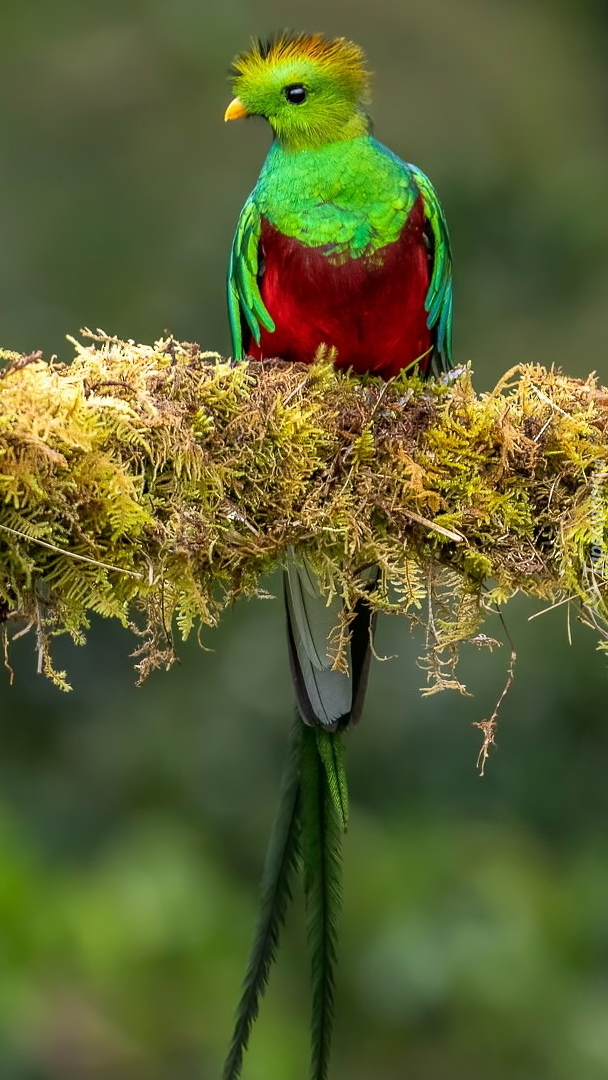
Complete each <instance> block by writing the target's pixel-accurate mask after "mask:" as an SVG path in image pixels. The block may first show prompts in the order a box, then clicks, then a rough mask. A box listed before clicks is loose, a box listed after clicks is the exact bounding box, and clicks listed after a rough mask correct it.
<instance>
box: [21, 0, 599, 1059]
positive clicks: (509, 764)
mask: <svg viewBox="0 0 608 1080" xmlns="http://www.w3.org/2000/svg"><path fill="white" fill-rule="evenodd" d="M285 25H287V26H292V27H296V28H298V29H311V30H323V31H325V32H326V33H329V34H340V33H341V34H346V35H348V36H350V37H352V38H354V39H355V40H357V41H359V42H360V43H361V44H362V45H363V46H364V47H365V48H366V50H367V53H368V56H369V60H370V64H371V66H372V68H373V70H374V72H375V80H374V82H375V108H374V114H375V119H376V131H377V134H378V135H379V137H380V138H382V139H383V140H384V141H386V142H387V143H389V144H390V146H391V147H392V148H393V149H394V150H396V151H397V152H398V153H400V154H401V155H403V156H404V157H406V158H407V159H409V160H411V161H414V162H416V163H417V164H418V165H420V166H422V167H423V168H424V169H425V171H427V172H428V173H429V174H430V175H431V176H432V178H433V179H434V181H435V183H436V185H437V187H438V188H439V191H440V193H441V196H442V198H443V201H444V204H445V207H446V211H447V214H448V218H449V221H450V224H451V231H452V236H453V245H454V252H455V260H456V348H457V354H458V356H459V358H460V359H463V360H471V361H472V362H473V364H474V366H475V370H476V373H477V374H476V380H477V385H478V387H479V388H480V389H484V388H488V387H489V386H491V385H492V383H493V382H494V381H495V380H496V378H497V377H498V376H499V375H500V374H501V373H502V372H503V371H504V370H506V368H507V367H509V366H510V365H512V364H515V363H517V362H519V361H522V360H526V361H527V360H538V361H540V362H543V363H546V364H549V363H552V362H556V363H558V364H560V365H561V366H562V367H563V368H564V369H565V370H566V371H567V372H569V373H570V374H572V375H582V374H585V373H587V372H588V371H589V370H590V369H597V370H598V371H599V372H600V374H604V375H605V374H606V362H607V354H606V330H607V326H608V311H607V304H606V297H607V295H608V200H607V198H606V191H607V190H608V75H607V70H608V69H607V65H606V56H607V55H608V15H607V9H606V5H605V4H602V3H600V2H599V0H525V3H524V2H522V0H458V3H454V0H425V3H424V4H420V3H417V4H415V3H413V2H412V0H374V2H373V3H370V2H369V0H348V3H346V2H338V0H333V2H332V0H324V2H321V0H308V2H307V3H306V4H305V5H302V4H295V3H293V2H292V0H280V2H279V0H223V3H222V4H210V3H209V2H205V0H120V2H119V0H105V2H104V3H103V4H98V3H96V2H95V0H79V2H78V3H75V2H70V0H29V2H28V3H27V4H25V3H22V2H19V0H2V2H1V3H0V26H1V39H2V44H1V53H2V63H1V65H0V132H1V134H0V252H1V257H0V324H1V333H0V339H1V341H2V344H3V345H4V346H7V347H10V348H14V349H20V350H25V351H29V350H32V349H36V348H41V349H43V350H44V351H45V353H46V354H47V355H49V354H51V353H57V354H59V355H60V356H62V357H65V356H66V355H68V349H67V346H66V344H65V341H64V335H65V334H66V333H68V332H75V331H77V330H78V328H79V327H81V326H84V325H89V326H92V327H103V328H104V329H106V330H108V331H111V332H114V333H117V334H121V335H125V336H128V337H133V338H136V339H140V340H143V341H151V340H154V339H155V338H156V337H158V336H160V335H161V334H162V332H163V331H164V330H165V329H168V328H169V329H171V330H172V331H173V332H174V333H175V334H176V335H177V336H179V337H181V338H185V339H191V340H198V341H200V342H201V343H203V344H204V345H206V346H208V347H210V348H217V349H220V350H226V349H227V348H228V334H227V325H226V316H225V309H224V272H225V264H226V256H227V251H228V247H229V243H230V239H231V235H232V230H233V228H234V225H235V222H236V218H237V215H238V211H239V209H240V206H241V205H242V203H243V200H244V198H245V197H246V195H247V194H248V192H249V190H250V188H251V186H252V184H253V182H254V179H255V177H256V174H257V171H258V168H259V166H260V164H261V161H262V158H263V155H264V153H265V151H266V148H267V146H268V142H269V138H268V132H267V131H266V130H265V129H264V126H263V124H262V123H261V122H251V123H247V124H241V125H226V126H225V125H224V124H223V123H222V115H223V111H224V108H225V106H226V104H227V102H228V100H229V88H228V85H227V82H226V74H227V68H228V64H229V61H230V59H231V57H232V56H233V54H234V53H235V52H237V51H238V50H239V49H241V48H242V47H243V46H244V45H245V44H246V43H247V41H248V38H249V36H250V35H251V34H253V33H262V34H264V33H267V32H268V31H271V30H273V29H277V28H280V27H284V26H285ZM268 587H269V588H270V589H271V590H272V589H273V588H275V589H276V588H277V587H278V582H277V581H276V580H275V581H269V582H268ZM535 610H537V608H535V607H534V606H533V605H531V604H528V603H523V602H522V603H517V602H516V603H514V604H512V605H510V606H509V608H508V610H507V611H506V613H505V617H506V620H507V625H508V630H509V633H510V635H511V637H512V638H513V640H514V642H515V645H516V648H517V652H518V663H517V669H516V678H515V682H514V685H513V687H512V689H511V692H510V694H509V696H508V698H507V700H506V701H505V703H504V707H503V709H502V714H501V721H500V728H499V735H498V746H497V749H496V751H495V752H493V753H492V756H491V759H490V763H489V766H488V768H487V771H486V777H485V779H483V780H481V779H480V778H479V777H478V775H477V773H476V770H475V759H476V754H477V749H478V746H479V741H480V739H479V732H478V731H477V730H476V729H475V728H474V727H472V726H471V724H472V722H473V721H475V720H479V719H482V718H483V717H485V716H487V715H488V713H489V712H490V711H491V710H492V708H493V706H494V704H495V702H496V700H497V698H498V696H499V694H500V691H501V689H502V686H503V684H504V680H505V676H506V671H507V667H508V660H509V650H508V647H507V648H505V647H503V648H501V649H497V650H495V651H494V653H493V654H489V653H488V652H483V653H474V654H472V655H470V656H465V657H464V659H463V676H464V677H465V678H466V680H467V681H468V684H469V686H470V689H471V691H472V692H473V695H474V696H473V697H470V698H462V697H459V696H457V695H449V694H442V695H440V696H436V697H432V698H423V697H421V695H420V693H419V687H420V686H421V684H423V682H424V675H423V672H422V671H421V670H420V669H419V667H418V666H417V663H416V658H417V655H418V651H419V648H420V642H419V641H418V640H416V638H415V636H412V635H411V634H410V632H409V630H408V627H407V625H406V623H405V622H401V621H399V620H397V619H395V620H390V619H388V618H386V619H385V620H384V622H383V623H382V625H381V629H380V635H379V644H378V648H379V651H380V652H381V653H384V654H386V655H393V654H396V656H397V658H396V659H390V660H387V662H386V663H383V664H380V663H376V664H375V665H374V669H373V673H372V678H371V685H370V693H369V704H368V707H367V711H366V715H365V720H364V722H363V723H362V724H361V725H360V727H359V728H357V729H356V730H355V731H354V732H353V733H352V736H351V737H349V740H348V743H349V745H348V756H349V769H350V776H351V787H352V798H353V815H352V818H353V820H352V828H351V832H350V834H349V836H348V837H347V840H346V849H345V857H346V868H345V913H344V919H343V928H342V930H343V932H342V947H341V966H340V975H339V988H338V1014H337V1025H336V1037H335V1049H334V1068H333V1077H334V1078H335V1080H345V1078H347V1077H348V1078H349V1080H370V1078H374V1080H402V1078H404V1077H415V1078H416V1080H460V1078H462V1077H466V1078H467V1080H487V1078H488V1077H492V1078H493V1080H507V1078H508V1080H573V1078H576V1080H604V1078H605V1077H606V1075H608V786H607V781H606V776H607V771H608V725H607V724H606V716H605V713H606V700H607V696H608V670H607V665H606V661H605V659H604V658H603V657H602V656H601V655H600V654H598V653H597V652H596V651H595V641H594V638H593V636H592V635H591V634H590V633H589V632H587V631H586V630H585V629H584V628H582V627H580V626H578V625H577V624H576V622H575V621H574V622H573V627H572V638H573V640H572V645H569V644H568V638H567V631H566V612H565V610H564V609H563V608H561V609H559V610H556V611H553V612H549V613H547V614H544V615H542V616H540V617H539V618H538V619H536V620H534V621H532V622H529V621H528V619H529V616H530V615H531V614H532V613H533V612H534V611H535ZM282 622H283V619H282V612H281V605H280V603H279V602H278V601H259V602H255V603H253V602H251V603H249V604H241V605H238V606H237V607H236V608H235V609H234V610H233V611H231V612H230V613H229V615H228V616H227V617H226V618H225V620H224V622H223V624H222V625H221V627H220V628H218V629H217V630H216V631H213V632H206V633H205V634H204V644H205V646H206V647H207V649H208V650H209V651H203V650H202V649H201V648H200V647H199V646H198V644H197V643H196V642H195V641H190V642H188V643H187V644H185V645H183V646H182V647H181V648H180V656H181V663H180V664H179V665H177V666H175V667H174V669H173V670H172V671H171V672H170V673H169V674H164V673H157V674H155V675H154V676H153V677H151V678H150V680H149V682H148V683H147V684H146V685H145V686H143V687H142V688H141V689H136V688H135V687H134V676H133V660H132V659H131V658H130V656H129V653H130V652H131V650H132V648H133V645H134V642H133V639H132V638H130V637H129V635H128V634H127V633H126V632H124V631H122V630H120V629H116V628H114V627H112V626H105V625H101V624H100V623H97V622H96V623H94V625H93V626H92V629H91V633H90V638H89V643H88V644H87V646H86V648H76V647H74V646H68V645H67V644H66V645H61V644H60V645H59V647H58V660H59V661H60V662H61V664H62V666H65V667H67V669H68V671H69V674H70V676H71V679H72V682H73V686H74V691H73V693H71V694H69V695H64V694H62V693H60V692H59V691H58V690H56V689H55V688H54V687H52V686H50V685H49V684H48V683H46V682H45V681H44V679H43V678H42V677H39V676H36V674H35V649H34V642H33V640H32V638H31V637H28V636H26V637H23V638H21V639H20V640H19V641H17V642H15V644H14V646H13V648H12V651H11V663H12V665H13V668H14V672H15V679H14V684H13V685H12V686H10V685H9V673H8V671H4V673H3V674H2V675H1V679H0V700H1V716H0V1077H1V1078H2V1080H116V1078H120V1080H207V1078H213V1077H217V1076H218V1075H219V1072H220V1062H221V1059H222V1055H223V1052H224V1050H225V1047H226V1044H227V1040H228V1037H229V1032H230V1026H231V1019H232V1014H233V1009H234V1006H235V1004H236V1000H237V997H238V991H239V984H240V979H241V975H242V972H243V969H244V963H245V957H246V953H247V949H248V946H249V941H250V936H251V930H252V926H253V921H254V915H255V910H256V902H257V881H258V876H259V871H260V868H261V864H262V860H263V855H264V848H265V842H266V837H267V834H268V830H269V827H270V823H271V820H272V815H273V809H274V805H275V800H276V797H277V791H278V783H279V776H280V771H281V762H282V757H283V752H284V749H285V743H286V737H287V728H288V725H289V723H290V715H291V707H292V706H291V690H290V686H289V679H288V674H287V663H286V658H285V649H284V644H283V637H282ZM488 629H489V632H492V631H493V630H496V629H498V631H499V632H500V627H498V628H496V627H489V628H488ZM503 636H504V635H503ZM302 921H303V920H302V908H301V903H300V902H299V901H298V902H297V903H296V904H295V907H294V910H293V912H292V916H291V919H290V921H289V926H288V928H287V931H286V933H285V935H284V948H283V952H282V957H281V961H280V963H279V965H278V967H277V969H276V970H275V972H274V975H273V978H272V983H271V988H270V991H269V993H268V996H267V998H266V1000H265V1002H264V1005H263V1010H262V1015H261V1019H260V1022H259V1024H258V1026H257V1028H256V1030H255V1032H254V1037H253V1040H252V1046H251V1051H250V1054H249V1056H248V1059H247V1061H246V1067H245V1072H244V1077H245V1080H283V1078H285V1080H288V1078H289V1080H291V1078H293V1080H298V1078H300V1077H302V1078H303V1077H305V1076H306V1075H307V1024H308V1010H309V1002H308V993H307V978H308V967H307V957H306V948H305V940H304V933H303V929H302Z"/></svg>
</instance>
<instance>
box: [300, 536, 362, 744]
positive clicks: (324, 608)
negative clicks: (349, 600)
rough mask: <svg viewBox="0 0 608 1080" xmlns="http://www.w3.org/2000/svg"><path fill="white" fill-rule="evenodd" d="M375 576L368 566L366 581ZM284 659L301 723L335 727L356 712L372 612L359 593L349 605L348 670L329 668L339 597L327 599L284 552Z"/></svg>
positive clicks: (340, 727) (352, 718) (351, 720)
mask: <svg viewBox="0 0 608 1080" xmlns="http://www.w3.org/2000/svg"><path fill="white" fill-rule="evenodd" d="M377 576H378V570H377V568H374V569H373V571H372V572H371V574H370V576H369V580H370V584H371V583H373V582H374V581H375V580H376V579H377ZM284 586H285V608H286V613H287V642H288V649H289V662H290V667H291V674H292V678H293V684H294V687H295V692H296V699H297V703H298V709H299V711H300V715H301V717H302V719H303V720H304V722H305V723H306V724H310V725H313V726H321V727H323V728H325V729H326V730H327V731H341V730H343V729H344V728H345V727H348V725H349V724H354V723H356V721H357V720H358V719H359V716H360V715H361V710H362V708H363V701H364V698H365V691H366V688H367V679H368V675H369V665H370V660H371V651H372V640H373V633H374V626H375V615H374V613H373V612H372V611H371V610H370V608H369V607H368V605H367V604H366V602H365V600H364V599H359V600H358V601H357V603H356V605H355V609H354V618H353V620H352V623H351V640H350V645H349V657H348V660H349V664H348V666H349V674H348V675H347V674H345V673H344V672H342V671H335V670H333V668H332V663H333V657H332V656H331V655H330V652H329V643H330V642H329V639H330V635H331V632H332V630H334V629H335V627H336V626H337V625H338V624H339V621H340V614H341V609H342V600H341V598H340V597H338V596H336V597H334V598H333V599H332V600H331V601H330V603H329V604H328V603H327V601H326V598H325V596H324V595H323V593H322V592H321V590H320V588H319V585H318V583H317V581H316V579H315V577H314V575H313V574H312V573H311V571H310V570H309V568H308V566H307V564H306V563H305V562H298V563H296V560H295V557H294V556H293V555H292V554H291V553H290V554H289V555H288V560H287V569H286V571H285V577H284Z"/></svg>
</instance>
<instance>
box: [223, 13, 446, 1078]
mask: <svg viewBox="0 0 608 1080" xmlns="http://www.w3.org/2000/svg"><path fill="white" fill-rule="evenodd" d="M233 76H234V92H235V94H236V96H235V98H234V100H233V101H231V103H230V104H229V106H228V108H227V110H226V113H225V119H226V120H235V119H238V118H240V117H248V116H262V117H264V118H265V119H266V120H267V121H268V123H269V124H270V127H271V129H272V134H273V142H272V146H271V148H270V151H269V153H268V156H267V158H266V160H265V162H264V165H263V167H262V171H261V173H260V175H259V178H258V181H257V183H256V185H255V187H254V189H253V191H252V193H251V195H250V196H249V198H248V199H247V201H246V203H245V206H244V207H243V210H242V213H241V216H240V218H239V222H238V225H237V230H236V235H235V238H234V242H233V245H232V252H231V256H230V265H229V274H228V305H229V314H230V326H231V331H232V342H233V353H234V357H235V358H236V359H242V358H245V357H246V356H250V357H253V358H255V359H262V358H271V357H280V358H282V359H284V360H287V361H297V362H300V363H305V364H309V363H311V362H312V361H313V360H314V358H315V356H316V355H317V354H318V352H319V349H320V348H321V347H322V346H325V347H327V348H331V349H332V350H334V352H333V353H332V355H334V357H335V361H334V362H335V364H336V366H337V367H340V368H350V369H352V371H353V372H355V373H359V374H361V373H364V372H367V373H372V374H375V375H379V376H382V377H383V378H384V379H390V378H391V377H392V376H394V375H397V374H398V373H399V372H402V371H404V370H412V371H413V370H414V369H417V370H418V372H419V373H422V374H423V375H428V376H430V375H433V374H434V375H438V374H440V373H441V372H443V371H446V370H448V369H449V367H450V366H451V360H452V357H451V331H452V270H451V255H450V243H449V237H448V231H447V226H446V222H445V217H444V214H443V211H442V208H441V205H440V203H439V200H438V198H437V195H436V193H435V190H434V188H433V186H432V184H431V182H430V181H429V179H428V178H427V177H426V176H425V174H424V173H423V172H421V171H420V169H418V168H416V167H415V166H413V165H409V164H407V163H406V162H404V161H402V160H401V159H400V158H399V157H397V155H396V154H394V153H393V152H392V151H391V150H389V149H388V148H387V147H386V146H383V144H382V143H380V142H378V141H377V140H376V139H375V138H374V137H373V136H372V134H371V131H370V128H371V122H370V118H369V115H368V112H367V103H368V94H369V75H368V72H367V71H366V68H365V59H364V56H363V53H362V51H361V49H359V48H358V46H356V45H354V44H353V43H352V42H349V41H346V40H345V39H344V38H339V39H337V40H328V39H327V38H325V37H324V36H322V35H321V34H314V35H307V34H300V35H297V36H293V35H287V34H282V35H280V36H278V37H276V38H274V39H273V40H271V41H269V42H266V43H262V42H255V43H253V44H252V46H251V48H250V49H249V50H247V51H246V52H244V53H242V54H240V55H239V56H238V57H237V58H236V59H235V61H234V64H233ZM365 573H366V574H367V576H368V577H369V578H370V579H371V580H370V587H371V586H373V578H374V572H373V571H369V570H367V571H365ZM284 580H285V599H286V610H287V636H288V646H289V656H290V663H291V670H292V675H293V682H294V686H295V691H296V698H297V718H296V726H295V729H294V734H293V741H292V747H291V750H290V755H289V760H288V765H287V768H286V772H285V777H284V782H283V791H282V798H281V804H280V808H279V812H278V816H277V820H276V822H275V827H274V831H273V836H272V838H271V842H270V847H269V851H268V855H267V860H266V866H265V871H264V877H263V881H262V903H261V913H260V918H259V922H258V927H257V932H256V936H255V940H254V945H253V950H252V955H251V957H250V963H249V968H248V972H247V976H246V979H245V985H244V990H243V996H242V999H241V1003H240V1007H239V1010H238V1014H237V1021H236V1026H235V1031H234V1035H233V1041H232V1046H231V1050H230V1053H229V1056H228V1060H227V1062H226V1066H225V1071H224V1078H225V1080H234V1078H236V1077H237V1076H238V1074H239V1072H240V1069H241V1064H242V1055H243V1051H244V1049H245V1047H246V1044H247V1041H248V1037H249V1032H250V1028H251V1024H252V1022H253V1020H254V1019H255V1017H256V1015H257V1012H258V1006H259V999H260V996H261V994H262V993H263V991H264V989H265V986H266V982H267V978H268V972H269V968H270V964H271V962H272V960H273V958H274V954H275V951H276V947H277V944H278V935H279V930H280V927H281V925H282V922H283V918H284V915H285V909H286V905H287V902H288V900H289V898H290V895H291V877H292V873H293V871H294V870H295V869H296V868H298V867H301V868H302V870H303V876H304V888H305V895H306V906H307V923H308V937H309V944H310V948H311V953H312V980H313V1020H312V1044H313V1046H312V1067H311V1076H312V1078H313V1080H322V1078H324V1077H325V1076H326V1075H327V1068H328V1054H329V1042H330V1034H331V1020H332V1009H333V967H334V961H335V922H336V917H337V914H338V908H339V903H340V873H339V861H340V837H341V832H342V830H343V829H344V827H345V824H346V815H347V796H346V783H345V779H344V770H343V765H342V756H341V738H342V736H341V733H342V732H343V731H344V729H346V728H347V727H348V726H349V724H352V723H353V722H354V721H355V720H356V719H357V718H358V716H359V714H360V711H361V707H362V703H363V697H364V694H365V687H366V682H367V672H368V667H369V660H370V652H371V646H372V634H373V617H372V614H371V612H370V609H369V608H368V607H367V605H366V604H365V602H364V601H359V602H358V604H357V606H356V609H355V612H354V617H353V619H352V622H351V624H350V625H351V638H350V646H349V658H348V673H346V672H345V671H341V670H335V669H334V660H335V655H334V654H333V652H332V650H331V648H330V640H329V639H330V635H331V633H332V631H333V630H334V629H335V628H336V626H337V624H338V623H339V622H340V609H341V604H342V601H341V600H340V598H339V597H338V598H334V599H333V600H332V601H331V602H328V601H327V598H326V597H325V595H324V594H323V592H322V591H321V589H320V587H319V585H318V583H317V581H316V579H315V575H314V573H313V572H312V570H311V569H310V567H309V566H308V565H307V563H306V561H305V560H302V559H300V558H299V557H298V554H297V552H290V553H288V555H287V568H286V571H285V576H284Z"/></svg>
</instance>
